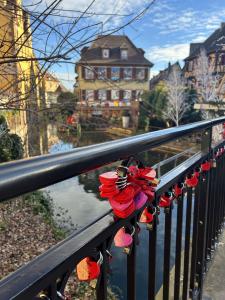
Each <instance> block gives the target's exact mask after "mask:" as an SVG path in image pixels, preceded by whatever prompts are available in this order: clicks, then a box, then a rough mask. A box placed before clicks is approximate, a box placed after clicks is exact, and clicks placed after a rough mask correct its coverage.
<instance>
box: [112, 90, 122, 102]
mask: <svg viewBox="0 0 225 300" xmlns="http://www.w3.org/2000/svg"><path fill="white" fill-rule="evenodd" d="M111 99H112V100H119V99H120V91H119V90H112V91H111Z"/></svg>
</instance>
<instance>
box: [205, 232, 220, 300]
mask: <svg viewBox="0 0 225 300" xmlns="http://www.w3.org/2000/svg"><path fill="white" fill-rule="evenodd" d="M203 294H204V296H203V300H224V299H225V230H224V231H223V234H222V236H221V238H220V241H219V243H218V248H217V250H216V253H215V257H214V260H213V262H212V265H211V267H210V270H209V272H208V274H207V277H206V279H205V284H204V293H203Z"/></svg>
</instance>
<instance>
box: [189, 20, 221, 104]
mask: <svg viewBox="0 0 225 300" xmlns="http://www.w3.org/2000/svg"><path fill="white" fill-rule="evenodd" d="M201 50H204V51H205V53H206V54H207V57H208V61H209V66H210V68H211V69H212V73H213V74H215V75H216V76H218V78H219V81H218V86H217V94H218V96H219V98H220V99H223V100H225V23H221V26H220V28H218V29H217V30H216V31H215V32H213V33H212V34H211V35H210V36H209V37H208V38H207V39H206V40H205V41H204V42H203V43H192V44H190V53H189V56H188V57H187V58H186V59H185V65H184V69H183V70H184V75H185V78H186V79H187V82H188V85H189V86H193V87H194V88H196V89H198V83H197V82H196V78H195V72H196V68H197V67H198V66H197V61H198V57H199V54H200V52H201Z"/></svg>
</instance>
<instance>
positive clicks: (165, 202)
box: [159, 191, 173, 208]
mask: <svg viewBox="0 0 225 300" xmlns="http://www.w3.org/2000/svg"><path fill="white" fill-rule="evenodd" d="M172 200H173V194H172V193H171V192H170V191H169V192H166V193H164V195H162V196H161V197H160V201H159V207H164V208H167V207H170V205H171V203H172Z"/></svg>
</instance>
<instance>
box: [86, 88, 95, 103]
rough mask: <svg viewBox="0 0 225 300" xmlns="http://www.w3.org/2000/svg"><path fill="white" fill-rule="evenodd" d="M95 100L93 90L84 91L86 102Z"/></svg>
mask: <svg viewBox="0 0 225 300" xmlns="http://www.w3.org/2000/svg"><path fill="white" fill-rule="evenodd" d="M91 94H92V95H93V96H92V97H90V95H91ZM94 99H95V93H94V90H86V91H85V100H86V101H94Z"/></svg>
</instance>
